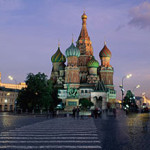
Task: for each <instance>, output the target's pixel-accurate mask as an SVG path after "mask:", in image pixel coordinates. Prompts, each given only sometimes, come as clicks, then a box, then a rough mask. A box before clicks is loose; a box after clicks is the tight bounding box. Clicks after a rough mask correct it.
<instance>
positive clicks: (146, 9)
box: [128, 2, 150, 29]
mask: <svg viewBox="0 0 150 150" xmlns="http://www.w3.org/2000/svg"><path fill="white" fill-rule="evenodd" d="M129 14H130V16H131V18H132V19H131V20H130V21H129V23H128V24H129V25H132V26H136V27H139V28H140V29H143V28H149V29H150V3H149V2H143V3H142V4H140V5H139V6H136V7H134V8H132V9H131V10H130V12H129Z"/></svg>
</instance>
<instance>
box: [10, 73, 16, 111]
mask: <svg viewBox="0 0 150 150" xmlns="http://www.w3.org/2000/svg"><path fill="white" fill-rule="evenodd" d="M8 79H9V80H11V81H13V80H14V81H15V84H16V86H17V81H16V80H15V79H14V78H13V77H12V76H10V75H9V76H8ZM16 90H17V87H16V88H15V109H14V110H15V113H16V103H17V101H16Z"/></svg>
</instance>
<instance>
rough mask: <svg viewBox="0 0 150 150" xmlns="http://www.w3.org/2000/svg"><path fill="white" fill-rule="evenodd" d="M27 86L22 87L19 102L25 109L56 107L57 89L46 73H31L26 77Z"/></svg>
mask: <svg viewBox="0 0 150 150" xmlns="http://www.w3.org/2000/svg"><path fill="white" fill-rule="evenodd" d="M25 82H26V84H27V88H24V89H22V90H21V91H20V92H19V94H18V98H17V104H18V106H19V107H20V108H22V109H23V110H25V109H28V110H32V109H38V110H40V109H46V110H48V109H49V108H51V109H52V108H53V107H55V105H56V104H57V102H58V99H57V94H56V92H57V91H56V90H55V89H54V87H53V83H52V81H51V80H48V79H47V75H45V74H44V73H40V72H39V73H38V74H35V75H34V74H33V73H29V74H28V75H27V78H26V81H25Z"/></svg>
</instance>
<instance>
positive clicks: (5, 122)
mask: <svg viewBox="0 0 150 150" xmlns="http://www.w3.org/2000/svg"><path fill="white" fill-rule="evenodd" d="M44 120H47V119H46V116H43V117H35V116H33V115H24V116H22V115H13V114H9V113H7V112H1V113H0V132H2V131H8V130H10V129H15V128H16V127H22V126H24V125H29V124H33V123H36V122H41V121H44Z"/></svg>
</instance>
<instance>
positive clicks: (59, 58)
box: [51, 46, 66, 63]
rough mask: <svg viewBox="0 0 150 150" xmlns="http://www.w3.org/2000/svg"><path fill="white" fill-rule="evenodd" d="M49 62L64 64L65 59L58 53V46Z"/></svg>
mask: <svg viewBox="0 0 150 150" xmlns="http://www.w3.org/2000/svg"><path fill="white" fill-rule="evenodd" d="M51 61H52V62H53V63H55V62H64V63H65V62H66V58H65V56H64V55H63V54H62V52H61V51H60V47H59V46H58V49H57V52H56V53H55V54H54V55H53V56H52V57H51Z"/></svg>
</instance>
